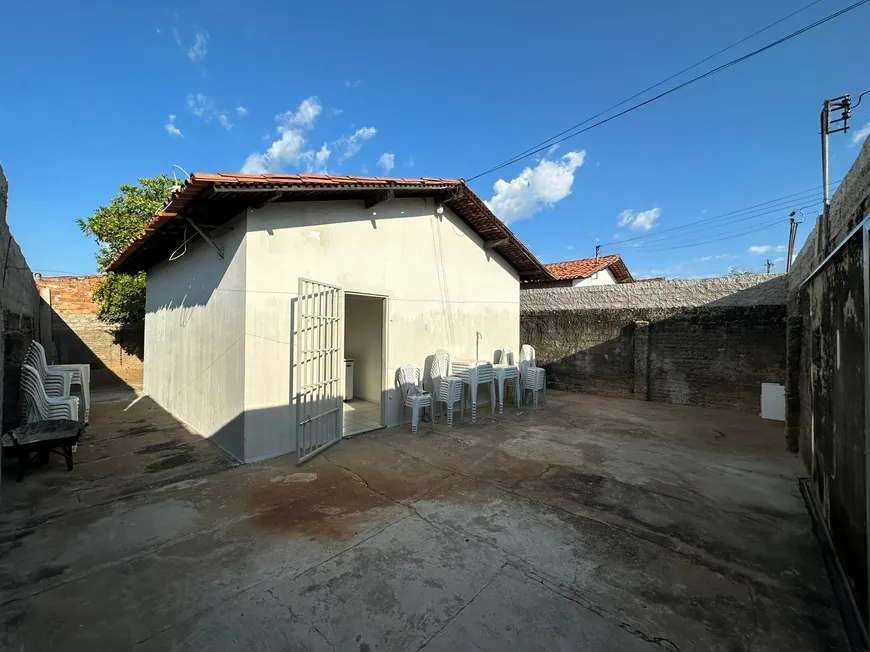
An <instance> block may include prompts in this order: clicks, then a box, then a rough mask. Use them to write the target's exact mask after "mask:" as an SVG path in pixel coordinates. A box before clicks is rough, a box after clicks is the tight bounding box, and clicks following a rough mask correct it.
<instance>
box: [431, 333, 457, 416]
mask: <svg viewBox="0 0 870 652" xmlns="http://www.w3.org/2000/svg"><path fill="white" fill-rule="evenodd" d="M429 377H430V378H431V379H432V387H433V392H434V395H433V397H432V400H433V401H434V402H435V407H436V408H437V407H438V404H439V403H444V404H445V405H446V406H447V425H448V426H452V425H453V411H454V410H455V409H456V404H457V403H460V404H461V403H462V379H461V378H458V377H456V376H451V375H450V352H449V351H445V350H444V349H438V350H437V351H435V359H434V360H433V361H432V367H431V369H429ZM433 420H434V418H433Z"/></svg>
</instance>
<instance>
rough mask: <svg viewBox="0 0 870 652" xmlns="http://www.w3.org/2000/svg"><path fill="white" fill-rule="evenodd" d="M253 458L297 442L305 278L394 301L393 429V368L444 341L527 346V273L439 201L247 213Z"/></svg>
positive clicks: (309, 205) (387, 381) (386, 387)
mask: <svg viewBox="0 0 870 652" xmlns="http://www.w3.org/2000/svg"><path fill="white" fill-rule="evenodd" d="M247 247H248V255H247V270H248V272H247V290H248V293H247V305H246V328H245V331H246V336H245V337H246V340H245V341H246V344H245V348H246V358H247V366H246V368H245V388H246V390H245V410H246V414H245V421H246V430H247V432H248V433H256V436H257V440H256V442H254V441H252V437H251V436H250V435H249V437H248V440H247V442H246V459H248V460H255V459H262V458H266V457H270V456H273V455H278V454H281V453H285V452H288V451H290V450H292V449H293V446H294V445H295V423H296V418H295V414H294V410H293V407H292V405H291V404H290V397H291V396H292V395H293V387H292V379H293V371H294V367H293V363H292V362H291V361H293V360H294V357H293V355H294V354H293V346H292V342H293V335H294V333H293V324H294V323H295V316H294V315H293V312H294V310H295V297H296V294H297V287H298V286H297V283H298V278H299V277H300V276H301V277H306V278H310V279H313V280H317V281H323V282H326V283H330V284H333V285H338V286H340V287H342V288H343V289H344V290H345V291H346V292H351V293H353V292H358V293H367V294H379V295H384V296H386V297H387V312H388V323H387V341H388V345H387V350H386V373H385V374H384V376H385V377H384V378H383V384H382V385H381V391H382V394H381V396H382V400H383V402H384V403H385V405H386V407H385V409H386V420H387V424H388V425H396V424H398V423H399V419H400V411H401V401H400V400H399V399H398V397H397V395H396V392H395V391H394V383H393V374H394V373H395V370H396V369H397V368H398V367H399V366H401V365H403V364H409V363H415V364H417V365H420V366H421V367H423V366H424V365H425V363H426V359H427V357H428V356H430V355H431V354H432V353H434V351H435V350H436V349H438V348H446V349H449V350H450V351H451V352H452V353H453V354H454V356H456V357H474V354H475V332H476V331H480V332H481V333H482V334H483V340H482V342H481V353H482V355H483V354H485V355H486V357H487V358H489V357H490V356H491V355H492V352H493V351H494V350H495V349H498V348H500V347H502V346H511V347H513V348H514V349H515V350H516V349H517V348H518V345H519V300H520V299H519V295H520V290H519V279H518V276H517V274H516V272H515V270H513V268H511V267H510V266H509V265H508V264H507V263H505V262H504V261H503V260H502V259H501V258H500V257H499V256H498V255H497V254H495V253H493V252H492V251H487V250H484V249H483V247H482V242H481V240H480V238H479V237H478V236H477V235H475V234H474V233H473V232H472V231H471V230H470V229H469V228H468V227H467V226H466V225H465V224H464V223H463V222H462V221H461V220H459V219H458V218H457V217H456V216H455V215H453V214H452V213H451V212H450V211H449V210H445V212H444V214H443V215H440V216H439V215H437V214H436V213H435V206H434V204H433V202H432V201H431V200H429V201H426V200H422V199H403V200H394V201H390V202H386V203H384V204H379V205H377V206H375V207H374V208H372V209H369V210H366V209H365V208H364V206H363V202H362V201H343V202H340V201H337V202H304V203H303V202H299V203H284V204H281V203H275V204H270V205H269V206H267V207H264V208H262V209H260V210H253V209H252V210H250V211H249V213H248V236H247Z"/></svg>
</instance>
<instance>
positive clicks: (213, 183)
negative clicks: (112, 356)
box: [108, 174, 550, 462]
mask: <svg viewBox="0 0 870 652" xmlns="http://www.w3.org/2000/svg"><path fill="white" fill-rule="evenodd" d="M202 234H205V236H206V239H207V240H208V241H204V239H203V237H201V235H202ZM108 269H109V270H110V271H117V272H138V271H141V270H147V272H148V285H147V302H146V312H147V314H146V318H145V356H144V358H145V378H144V388H145V392H146V393H147V394H148V395H149V396H150V397H151V398H153V399H154V400H155V401H156V402H157V403H158V404H159V405H161V406H162V407H164V408H165V409H167V410H168V411H170V412H171V413H172V414H174V415H175V416H176V417H178V418H180V419H182V420H184V421H185V422H186V423H187V424H188V425H189V426H191V427H192V428H193V429H195V430H196V431H198V432H199V433H200V434H202V435H204V436H206V437H211V438H212V439H213V440H214V441H215V442H216V443H217V444H218V445H220V446H221V447H223V448H224V449H226V450H227V451H229V452H230V453H231V454H232V455H234V456H235V457H236V458H238V459H240V460H244V461H247V462H250V461H255V460H261V459H265V458H268V457H272V456H275V455H281V454H283V453H287V452H290V451H293V450H298V451H299V454H300V457H307V456H308V455H309V454H314V453H315V452H317V451H318V450H321V449H322V448H323V447H325V446H326V445H328V444H330V443H333V442H334V441H337V440H338V439H340V438H341V436H342V434H345V435H347V434H352V433H355V432H356V431H362V430H364V429H371V428H372V427H379V426H381V425H386V426H393V425H397V424H399V423H400V419H401V414H402V397H401V395H400V394H399V393H398V392H397V391H396V390H395V373H396V369H397V368H398V367H400V366H402V365H406V364H415V365H418V366H420V367H421V368H423V367H424V365H425V364H426V363H427V362H428V360H427V359H428V358H430V357H431V356H432V354H433V353H434V352H435V351H436V350H437V349H440V348H444V349H447V350H449V351H450V352H451V353H452V354H453V356H454V357H455V358H472V359H473V358H475V356H477V355H479V357H480V359H484V360H492V356H493V353H494V351H495V350H497V349H499V348H501V347H503V346H510V347H513V348H514V349H515V350H517V349H518V347H519V344H520V342H519V332H520V308H519V303H520V296H519V295H520V282H521V281H535V280H542V279H548V278H550V277H549V275H548V274H547V272H546V271H545V269H544V267H543V266H542V265H541V264H540V263H539V262H538V260H537V259H536V258H535V257H534V256H533V255H532V254H531V252H529V250H528V249H526V247H525V246H524V245H523V244H522V243H521V242H520V241H519V240H517V238H516V237H515V236H514V235H513V234H512V233H511V231H510V230H509V229H508V228H507V227H506V226H505V224H504V223H503V222H502V221H501V220H499V219H498V218H496V217H495V215H493V214H492V212H490V210H489V209H488V208H487V207H486V205H485V204H484V203H483V202H482V201H481V200H480V199H479V198H478V197H477V196H476V195H475V194H474V193H473V192H472V191H471V190H470V189H469V188H468V187H467V186H466V185H465V183H464V182H463V181H462V180H451V179H382V178H366V177H334V176H314V175H241V174H192V175H191V176H190V178H189V179H188V180H187V181H185V183H184V185H183V186H181V187H179V188H178V189H177V190H176V192H175V193H174V194H173V196H172V198H171V199H170V201H169V203H168V204H167V205H166V206H165V207H164V209H163V211H162V212H160V213H159V214H158V215H157V216H155V217H154V218H153V219H152V220H151V222H150V223H149V225H148V227H147V228H146V230H145V233H144V235H142V236H141V237H139V238H137V239H135V240H133V241H132V242H131V243H130V245H129V246H128V248H127V249H126V250H125V251H123V252H122V253H121V254H120V255H119V256H118V258H117V259H116V260H115V261H114V262H113V263H112V264H111V265H110V266H109V268H108ZM306 279H310V280H306ZM478 335H479V337H478ZM346 358H347V359H353V361H354V367H353V387H352V388H351V391H352V392H353V396H354V397H355V400H353V401H349V402H345V403H344V404H342V398H343V397H344V395H345V384H344V383H345V380H346V377H345V375H344V370H345V359H346ZM348 375H349V374H348ZM484 394H485V392H484ZM358 399H363V400H358ZM297 408H298V409H297ZM343 426H344V428H343ZM297 435H298V437H297Z"/></svg>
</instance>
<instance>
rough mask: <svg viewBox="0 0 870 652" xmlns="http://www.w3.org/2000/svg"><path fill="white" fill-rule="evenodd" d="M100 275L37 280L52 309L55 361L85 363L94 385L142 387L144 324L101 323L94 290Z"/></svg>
mask: <svg viewBox="0 0 870 652" xmlns="http://www.w3.org/2000/svg"><path fill="white" fill-rule="evenodd" d="M99 279H100V276H99V275H95V276H54V277H45V276H44V277H41V278H37V280H36V285H37V287H38V288H39V290H40V293H41V294H42V296H43V299H45V298H46V297H47V298H48V299H49V301H50V305H51V320H52V323H51V334H52V342H53V348H54V355H55V358H56V362H58V363H59V364H63V363H68V362H87V363H89V364H91V366H92V369H93V371H92V376H93V378H94V381H93V382H94V384H95V386H99V385H100V384H107V383H112V382H118V381H121V382H124V383H126V384H128V385H133V386H137V387H138V386H141V385H142V373H143V364H142V350H143V338H144V329H143V326H142V324H133V325H124V326H116V325H112V324H106V323H105V322H101V321H99V320H98V319H97V314H98V313H99V305H98V304H97V303H95V302H94V300H93V298H92V297H93V292H94V289H95V288H96V285H97V282H98V281H99Z"/></svg>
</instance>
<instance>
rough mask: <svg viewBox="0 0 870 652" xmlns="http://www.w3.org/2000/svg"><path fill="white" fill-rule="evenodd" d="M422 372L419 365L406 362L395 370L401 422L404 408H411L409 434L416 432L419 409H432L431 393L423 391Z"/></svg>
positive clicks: (403, 421) (403, 419) (403, 420)
mask: <svg viewBox="0 0 870 652" xmlns="http://www.w3.org/2000/svg"><path fill="white" fill-rule="evenodd" d="M422 375H423V374H422V373H421V372H420V367H418V366H417V365H413V364H408V365H405V366H403V367H399V370H398V371H396V387H398V388H399V391H401V392H402V420H401V421H402V423H403V424H404V423H405V418H404V417H405V414H404V412H405V408H406V407H410V408H411V434H414V435H416V434H417V426H418V425H419V423H420V410H422V409H425V408H429V410H430V412H431V410H432V395H431V394H429V393H428V392H425V393H420V392H422V391H423V386H422V384H421V382H420V381H421V378H422Z"/></svg>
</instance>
